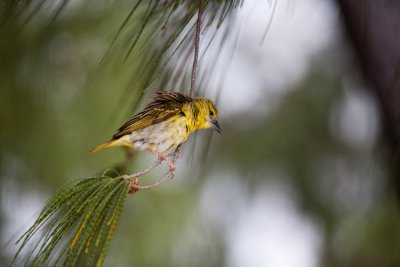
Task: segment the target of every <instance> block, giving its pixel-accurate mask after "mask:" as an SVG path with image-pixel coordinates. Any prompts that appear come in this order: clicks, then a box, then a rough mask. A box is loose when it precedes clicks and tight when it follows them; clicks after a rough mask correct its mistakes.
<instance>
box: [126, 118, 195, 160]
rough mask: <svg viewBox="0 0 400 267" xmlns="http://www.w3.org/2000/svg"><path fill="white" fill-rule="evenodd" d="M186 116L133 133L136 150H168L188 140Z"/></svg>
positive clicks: (132, 137) (132, 139) (162, 151)
mask: <svg viewBox="0 0 400 267" xmlns="http://www.w3.org/2000/svg"><path fill="white" fill-rule="evenodd" d="M185 121H186V119H185V118H184V117H182V118H178V119H176V120H171V121H164V122H161V123H158V124H155V125H152V126H149V127H146V128H144V129H141V130H138V131H135V132H133V133H131V135H130V139H131V141H132V143H133V148H134V149H135V150H152V151H157V152H161V153H164V152H167V151H169V150H172V149H175V148H176V147H177V146H178V145H180V144H182V143H183V142H185V141H186V139H187V138H188V136H189V133H188V132H187V129H186V123H185Z"/></svg>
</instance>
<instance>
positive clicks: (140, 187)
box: [123, 145, 181, 194]
mask: <svg viewBox="0 0 400 267" xmlns="http://www.w3.org/2000/svg"><path fill="white" fill-rule="evenodd" d="M180 153H181V146H180V145H179V146H178V147H177V148H176V149H175V151H174V152H173V153H171V154H169V155H168V157H172V163H174V164H175V163H176V162H177V160H178V159H179V155H180ZM162 161H163V160H162V159H159V160H157V161H156V162H154V164H153V165H152V166H150V167H149V168H147V169H146V170H143V171H140V172H137V173H134V174H131V175H124V176H123V177H124V178H125V179H127V180H131V181H130V184H131V185H130V188H129V193H130V194H133V193H136V192H137V191H139V190H147V189H151V188H153V187H156V186H158V185H160V184H162V183H163V182H165V180H167V179H168V178H172V177H174V172H173V171H171V169H170V170H169V171H168V172H167V173H166V174H165V175H164V176H163V177H161V178H160V179H159V180H158V181H157V182H155V183H154V184H150V185H139V184H138V177H140V176H142V175H144V174H145V173H147V172H149V171H150V170H152V169H153V168H155V167H156V166H158V165H160V164H161V162H162ZM135 178H136V179H135Z"/></svg>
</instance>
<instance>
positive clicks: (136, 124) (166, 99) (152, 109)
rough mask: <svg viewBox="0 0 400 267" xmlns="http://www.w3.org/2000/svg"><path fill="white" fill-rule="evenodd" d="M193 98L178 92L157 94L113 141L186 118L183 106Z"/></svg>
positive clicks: (122, 127)
mask: <svg viewBox="0 0 400 267" xmlns="http://www.w3.org/2000/svg"><path fill="white" fill-rule="evenodd" d="M188 101H191V98H190V97H188V96H185V95H183V94H181V93H177V92H156V93H155V94H154V95H153V98H152V99H151V100H150V102H149V103H148V104H147V106H146V107H145V109H144V110H143V111H142V112H140V113H138V114H136V115H135V116H133V117H132V118H131V119H130V120H129V121H127V122H126V123H125V124H124V125H122V126H121V127H120V128H119V129H118V131H117V133H116V134H114V135H113V137H112V139H118V138H120V137H121V136H124V135H126V134H130V133H132V132H134V131H137V130H140V129H143V128H146V127H149V126H151V125H154V124H157V123H160V122H163V121H167V120H170V119H173V118H174V117H179V116H184V114H183V113H182V106H183V104H185V103H186V102H188Z"/></svg>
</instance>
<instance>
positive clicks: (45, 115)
mask: <svg viewBox="0 0 400 267" xmlns="http://www.w3.org/2000/svg"><path fill="white" fill-rule="evenodd" d="M158 2H160V3H158ZM161 2H162V3H161ZM168 2H169V1H165V3H164V2H163V1H148V3H147V2H146V1H142V3H140V5H139V6H138V8H137V10H136V11H135V14H134V15H133V17H132V18H131V20H130V21H129V22H128V23H127V24H126V25H125V26H124V27H121V23H123V21H124V20H125V19H126V17H127V16H128V15H129V14H130V12H131V11H132V9H133V7H135V5H136V3H137V2H135V1H128V0H126V1H107V0H103V1H98V0H97V1H90V0H75V1H65V0H64V1H44V0H41V1H39V0H38V1H3V2H2V3H1V4H0V9H2V10H0V13H1V21H0V36H1V38H0V129H1V130H0V145H1V150H0V185H1V197H0V201H1V202H0V204H1V205H0V207H1V210H0V236H1V237H0V241H1V249H0V264H1V265H2V266H7V265H8V263H9V262H10V260H11V258H12V257H13V255H14V253H15V252H16V247H15V246H14V242H15V241H16V238H17V237H18V236H19V235H21V234H22V233H23V232H24V231H25V230H26V229H27V228H28V227H29V226H30V225H31V224H32V223H33V221H34V220H35V216H37V215H38V213H39V212H40V210H41V208H42V206H43V204H44V202H45V201H46V199H47V198H48V197H49V196H50V195H51V194H52V193H53V192H54V191H55V190H56V189H57V188H59V187H60V186H61V185H62V184H64V183H66V182H67V181H71V180H74V179H77V178H80V177H89V176H92V175H95V174H99V173H102V172H103V171H104V170H106V169H108V168H114V169H118V170H120V171H121V170H123V169H124V168H125V167H128V171H129V172H133V171H135V170H140V169H143V168H145V167H146V166H148V165H150V164H151V163H152V162H153V160H154V158H153V157H152V156H151V155H147V154H146V153H141V154H140V155H136V154H135V155H134V159H133V161H132V162H129V164H127V163H126V152H125V151H124V150H123V149H119V148H111V149H108V150H104V151H101V152H99V153H96V154H94V155H89V154H88V150H89V149H90V148H92V147H94V146H96V145H98V144H100V143H101V142H103V141H106V140H108V138H109V137H110V136H111V135H112V134H113V133H114V131H115V130H116V129H117V128H118V127H119V126H120V125H121V124H122V123H124V122H125V121H126V120H127V119H128V118H129V117H130V116H131V115H132V114H134V113H135V112H137V111H139V110H140V109H141V108H142V107H143V106H144V105H145V103H146V101H147V99H148V98H149V97H150V96H151V94H152V92H154V91H155V90H160V89H163V90H177V91H182V92H186V93H187V92H188V91H189V87H190V76H189V74H190V71H191V58H192V54H191V53H190V51H191V46H190V43H191V40H192V39H190V38H192V35H190V32H191V31H192V30H193V28H192V25H193V23H194V22H195V20H194V19H195V17H193V18H192V19H190V20H189V21H188V22H187V23H188V25H189V26H188V27H185V28H183V31H182V32H183V33H185V32H186V33H187V36H189V38H188V39H185V38H184V37H183V36H185V35H179V36H177V37H174V38H175V39H176V40H175V42H174V45H173V47H174V46H175V48H176V49H177V51H178V52H176V53H172V52H171V51H170V50H168V51H167V52H166V53H164V54H163V55H162V57H161V56H160V58H162V60H160V61H151V60H150V59H152V58H153V59H154V58H157V57H158V55H159V54H157V51H158V50H157V49H160V47H161V48H162V47H164V45H165V40H169V38H171V32H174V30H175V28H179V25H178V26H176V25H175V24H174V23H178V22H180V20H179V19H178V18H179V17H180V16H183V15H184V14H187V12H188V10H191V7H193V6H195V5H197V2H196V1H186V2H187V3H183V4H182V5H181V6H179V7H177V8H176V10H175V11H174V12H175V13H174V15H172V16H171V21H170V22H168V23H166V24H165V25H164V24H162V25H163V27H161V28H160V27H159V26H160V23H159V22H158V21H157V15H156V16H155V17H150V18H149V22H148V24H146V27H142V25H144V24H143V20H144V19H143V18H146V16H149V13H148V11H149V10H152V5H160V6H161V7H160V6H157V8H160V11H159V12H162V5H168ZM221 2H224V1H215V3H221ZM232 2H235V1H232ZM339 2H341V1H327V0H301V1H299V0H278V1H277V0H274V1H243V3H241V2H240V1H239V4H237V3H236V4H235V6H234V5H232V6H228V7H229V8H227V11H226V12H227V16H226V18H225V19H224V20H223V21H222V23H221V25H218V21H213V20H212V19H210V18H211V15H212V9H215V10H216V11H218V7H219V6H218V5H219V4H215V5H214V6H213V5H212V4H210V6H209V8H208V9H206V11H205V22H207V21H210V24H209V25H207V28H204V31H203V32H202V42H201V53H200V54H201V57H200V65H199V74H198V77H199V78H198V84H197V87H198V91H197V94H198V95H202V96H205V97H208V98H210V99H213V100H214V101H215V102H216V103H217V106H218V108H219V121H220V125H221V126H222V129H223V134H222V135H218V134H216V133H213V132H211V131H200V132H198V133H196V134H195V135H194V136H192V137H191V138H190V141H189V142H188V143H187V144H185V145H184V147H183V153H182V155H181V159H180V161H179V164H178V167H177V172H176V175H175V178H174V179H172V180H169V181H168V182H167V183H165V184H163V185H162V186H159V187H157V188H155V189H153V190H150V191H143V192H139V193H137V194H134V195H132V196H130V197H128V199H127V201H126V203H125V206H124V209H123V213H122V216H121V219H120V222H119V225H118V227H117V230H116V234H115V236H114V239H113V241H112V243H111V248H110V251H109V254H108V256H107V258H106V262H105V266H232V267H244V266H245V267H252V266H268V267H289V266H305V267H308V266H310V267H314V266H400V216H399V207H398V199H396V194H395V192H394V191H396V190H395V189H393V188H395V187H396V186H395V185H394V184H395V182H393V179H394V180H396V177H397V176H395V175H394V174H393V173H394V172H393V165H396V161H395V158H393V157H392V154H391V153H390V152H391V149H390V147H391V144H392V143H390V140H389V139H390V138H389V137H387V136H388V135H387V131H389V132H390V127H389V130H388V129H387V128H385V127H386V126H385V125H386V121H385V119H382V118H384V117H385V116H384V114H383V112H382V110H385V107H382V105H383V104H382V101H380V98H379V94H376V93H375V92H376V90H375V89H374V88H375V87H374V86H375V84H373V83H371V82H370V81H368V77H366V76H368V75H365V72H363V71H362V70H363V67H362V60H361V63H360V61H359V59H358V56H359V53H358V52H356V50H357V46H354V45H353V41H352V38H351V37H349V36H350V34H349V32H348V26H346V25H348V24H346V23H348V20H347V22H346V16H345V15H346V14H344V13H343V12H342V11H341V10H342V9H341V8H343V6H345V5H341V4H338V3H339ZM342 2H346V1H342ZM350 2H351V1H350ZM353 2H357V1H353ZM359 2H360V1H359ZM387 2H388V3H387V5H389V6H390V4H391V1H387ZM360 8H361V6H360ZM219 12H220V11H219ZM143 14H144V15H143ZM146 14H147V15H146ZM156 14H157V12H156ZM210 14H211V15H210ZM142 15H143V16H142ZM167 15H168V14H167ZM164 16H165V14H164ZM385 29H386V28H385ZM385 29H382V30H385ZM141 31H142V36H141V37H140V38H138V41H137V42H138V43H137V44H136V45H135V47H134V48H133V49H132V50H131V51H130V48H131V47H132V40H134V39H135V38H136V37H135V36H137V33H138V32H141ZM175 31H176V30H175ZM118 32H119V34H117V33H118ZM116 34H117V35H116ZM135 34H136V35H135ZM180 43H183V44H185V43H186V49H183V48H182V49H181V50H180V49H178V48H179V44H180ZM398 44H399V43H398V42H397V45H398ZM382 49H384V47H382ZM127 51H130V52H127ZM187 51H189V52H187ZM154 62H155V63H154ZM152 66H154V67H152ZM148 73H150V74H148ZM367 74H368V72H367ZM144 81H146V82H144ZM377 95H378V97H377ZM395 100H396V99H395ZM388 140H389V141H388ZM393 161H394V163H393ZM121 166H122V167H121ZM165 170H166V167H165V166H164V167H163V169H161V170H157V171H155V172H153V173H152V175H149V176H147V177H146V178H144V180H142V182H141V183H143V184H146V183H151V181H153V180H155V179H156V178H157V177H159V176H160V175H161V174H162V172H163V171H165Z"/></svg>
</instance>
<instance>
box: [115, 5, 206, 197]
mask: <svg viewBox="0 0 400 267" xmlns="http://www.w3.org/2000/svg"><path fill="white" fill-rule="evenodd" d="M203 9H204V4H203V0H199V10H198V15H197V21H196V31H195V37H194V58H193V66H192V75H191V84H190V96H191V97H193V96H194V93H195V88H196V73H197V66H198V61H199V47H200V34H201V19H202V16H203ZM179 154H180V146H178V147H177V148H176V150H175V151H174V152H173V153H172V155H171V156H172V161H173V163H174V164H175V162H176V161H177V160H178V158H179ZM162 162H163V160H162V159H158V160H157V161H156V162H154V164H153V165H152V166H150V167H149V168H147V169H145V170H143V171H140V172H137V173H134V174H130V175H124V176H123V177H124V178H125V179H127V180H130V189H129V193H130V194H133V193H135V192H137V191H138V190H146V189H151V188H153V187H156V186H158V185H160V184H161V183H163V182H164V181H166V180H167V179H168V178H170V177H173V176H174V172H173V171H171V170H169V171H168V172H167V173H166V174H165V175H164V176H162V177H161V178H160V179H159V180H158V181H157V182H155V183H153V184H150V185H139V183H138V178H139V177H141V176H143V175H144V174H146V173H147V172H149V171H150V170H152V169H154V168H155V167H157V166H158V165H160V164H161V163H162Z"/></svg>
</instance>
